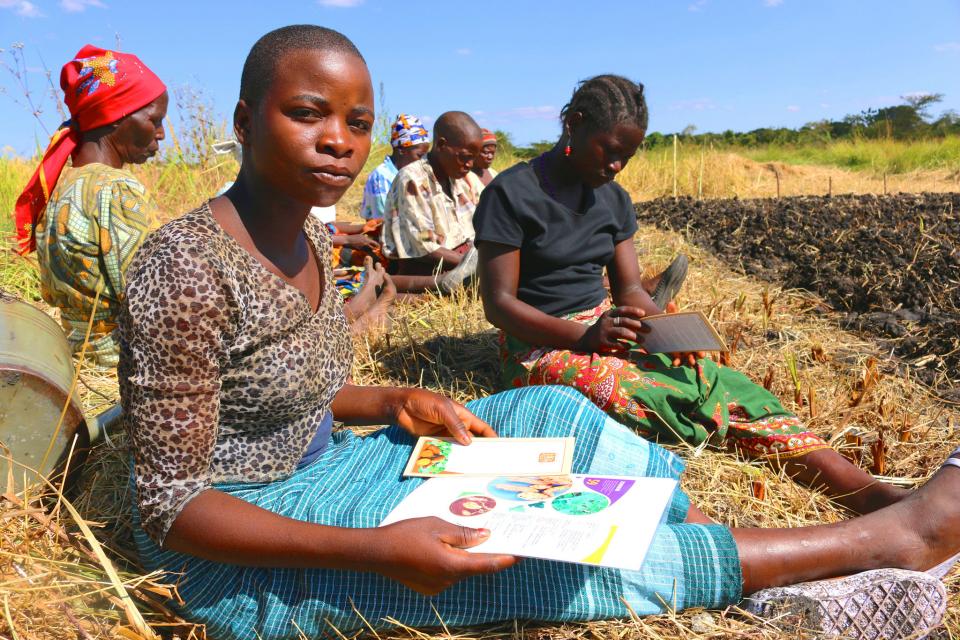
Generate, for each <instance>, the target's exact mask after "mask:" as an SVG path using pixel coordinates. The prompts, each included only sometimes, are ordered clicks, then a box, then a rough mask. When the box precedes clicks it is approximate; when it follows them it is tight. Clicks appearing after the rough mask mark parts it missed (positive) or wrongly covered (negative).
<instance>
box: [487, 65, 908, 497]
mask: <svg viewBox="0 0 960 640" xmlns="http://www.w3.org/2000/svg"><path fill="white" fill-rule="evenodd" d="M561 119H562V126H563V133H562V135H561V137H560V140H559V141H558V142H557V143H556V145H555V146H554V147H553V148H552V149H551V150H549V151H547V152H545V153H543V154H542V155H540V156H538V157H536V158H534V159H533V160H531V161H530V162H523V163H520V164H518V165H516V166H513V167H511V168H510V169H508V170H506V171H503V172H502V173H501V174H500V175H499V176H498V177H497V179H496V180H495V181H494V183H493V184H491V185H490V186H489V187H487V188H486V189H485V190H484V193H483V197H482V198H481V201H480V205H479V207H478V208H477V212H476V216H475V224H476V229H477V245H478V249H479V252H480V259H479V267H478V271H479V274H480V293H481V296H482V298H483V306H484V311H485V313H486V317H487V319H488V320H489V321H490V322H491V323H492V324H493V325H494V326H496V327H498V328H499V329H501V331H502V334H501V358H502V361H503V373H502V376H503V383H504V385H505V386H508V387H509V386H513V387H519V386H526V385H536V384H563V385H569V386H572V387H574V388H576V389H578V390H580V391H581V392H582V393H584V394H585V395H586V396H587V397H589V398H590V399H591V400H593V402H594V403H596V405H597V406H598V407H600V408H601V409H603V410H604V411H605V412H607V414H609V415H610V416H611V417H613V418H614V419H616V420H617V421H619V422H621V423H622V424H624V425H627V426H629V427H631V428H632V429H634V430H636V431H637V432H638V433H639V434H640V435H642V436H644V437H646V438H650V439H653V440H655V441H659V442H677V441H685V442H687V443H689V444H691V445H700V444H702V443H704V442H709V443H711V444H715V445H720V444H725V445H730V446H733V447H736V448H737V449H739V450H740V451H741V452H743V453H745V454H746V455H748V456H750V457H754V458H763V459H766V460H768V461H770V462H772V463H774V464H775V465H777V466H780V465H782V466H784V467H786V470H787V473H789V474H790V475H791V476H794V477H795V478H796V479H797V480H799V481H801V482H804V483H807V484H810V485H813V486H816V487H820V488H823V489H825V490H826V491H827V492H828V493H829V494H830V495H831V496H833V497H835V498H836V499H837V501H838V502H840V503H842V504H843V505H845V506H847V507H849V508H850V509H853V510H854V511H856V512H859V513H866V512H869V511H873V510H875V509H877V508H879V507H883V506H886V505H889V504H891V503H893V502H895V501H897V500H899V499H900V498H901V497H902V496H903V495H904V491H903V490H902V489H898V488H896V487H893V486H891V485H888V484H885V483H882V482H878V481H877V480H875V479H874V478H873V477H872V476H871V475H869V474H868V473H866V472H865V471H863V470H861V469H860V468H858V467H857V466H855V465H853V464H852V463H851V462H850V461H849V460H847V459H846V458H845V457H843V456H842V455H840V454H839V453H838V452H837V451H835V450H834V449H832V448H830V446H829V445H828V444H827V443H826V442H825V441H824V439H823V438H821V437H820V436H819V435H817V434H815V433H813V432H812V431H810V430H809V429H808V428H807V427H806V425H804V423H803V421H802V420H801V419H800V418H799V417H798V416H796V415H794V414H792V413H791V412H789V411H787V410H786V409H785V408H784V407H783V406H782V405H781V404H780V402H779V401H778V400H777V399H776V397H774V396H773V395H772V394H771V393H769V392H768V391H767V390H765V389H764V388H763V387H760V386H759V385H757V384H755V383H753V382H752V381H750V379H749V378H747V377H746V376H744V375H743V374H741V373H738V372H737V371H734V370H733V369H730V368H727V367H722V366H719V365H717V364H716V363H714V362H713V361H712V360H710V359H708V358H705V357H703V354H682V355H681V354H676V355H675V356H669V355H665V354H647V353H643V352H638V351H637V350H636V347H637V346H639V347H642V346H643V317H644V315H648V314H658V313H661V312H662V311H663V306H662V300H661V301H660V303H659V304H657V303H654V301H653V300H652V299H651V297H650V295H649V294H648V289H649V287H644V286H643V283H642V282H641V272H640V268H639V266H638V259H637V251H636V247H635V246H634V243H633V236H634V234H635V233H636V231H637V220H636V215H635V213H634V209H633V205H632V203H631V201H630V197H629V196H628V195H627V193H626V191H624V190H623V188H621V187H620V186H619V185H618V184H616V183H615V182H614V181H613V179H614V177H615V176H616V175H617V174H618V173H619V172H620V171H621V170H622V169H623V168H624V166H626V164H627V162H628V161H629V160H630V158H631V157H632V156H633V155H634V153H636V151H637V148H638V147H639V146H640V144H641V143H642V142H643V138H644V133H645V131H646V127H647V108H646V102H645V99H644V96H643V86H642V85H640V84H636V83H634V82H632V81H630V80H628V79H626V78H623V77H620V76H611V75H606V76H597V77H596V78H592V79H590V80H588V81H585V82H583V83H582V84H580V86H579V87H578V88H577V90H576V91H575V92H574V94H573V97H572V98H571V100H570V102H569V103H568V104H567V105H566V106H565V107H564V108H563V111H562V112H561ZM682 266H683V270H684V271H685V261H684V265H682ZM604 269H606V271H607V274H608V275H609V279H610V289H611V292H610V293H611V294H612V295H611V297H612V300H611V299H610V298H608V297H607V292H606V290H605V289H604V287H603V283H602V281H603V272H604ZM681 364H683V365H688V366H679V365H681Z"/></svg>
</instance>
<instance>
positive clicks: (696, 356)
mask: <svg viewBox="0 0 960 640" xmlns="http://www.w3.org/2000/svg"><path fill="white" fill-rule="evenodd" d="M679 310H680V307H678V306H677V303H676V302H674V301H673V300H671V301H670V302H668V303H667V306H666V308H665V309H664V312H665V313H676V312H677V311H679ZM670 357H671V358H673V366H675V367H679V366H680V365H681V364H685V365H687V366H688V367H691V368H693V367H696V366H697V360H700V359H701V358H706V357H707V354H706V353H705V352H703V351H690V352H687V353H671V354H670Z"/></svg>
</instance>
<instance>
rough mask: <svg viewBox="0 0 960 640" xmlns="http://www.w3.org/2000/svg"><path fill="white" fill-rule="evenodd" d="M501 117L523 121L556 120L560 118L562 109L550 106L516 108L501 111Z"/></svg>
mask: <svg viewBox="0 0 960 640" xmlns="http://www.w3.org/2000/svg"><path fill="white" fill-rule="evenodd" d="M500 115H502V116H505V117H507V118H520V119H523V120H555V119H556V118H559V117H560V109H558V108H557V107H555V106H553V105H550V104H546V105H543V106H540V107H514V108H513V109H507V110H506V111H501V112H500Z"/></svg>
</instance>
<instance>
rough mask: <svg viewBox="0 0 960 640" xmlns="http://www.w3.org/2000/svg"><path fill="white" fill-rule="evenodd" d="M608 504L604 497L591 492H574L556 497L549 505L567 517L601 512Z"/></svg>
mask: <svg viewBox="0 0 960 640" xmlns="http://www.w3.org/2000/svg"><path fill="white" fill-rule="evenodd" d="M609 504H610V500H609V499H607V497H606V496H603V495H600V494H599V493H594V492H592V491H575V492H573V493H568V494H566V495H562V496H560V497H558V498H557V499H556V500H554V501H553V502H552V503H551V506H553V508H554V509H556V510H557V511H559V512H560V513H563V514H566V515H568V516H588V515H590V514H591V513H597V512H599V511H603V510H604V509H606V508H607V506H608V505H609Z"/></svg>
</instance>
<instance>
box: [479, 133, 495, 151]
mask: <svg viewBox="0 0 960 640" xmlns="http://www.w3.org/2000/svg"><path fill="white" fill-rule="evenodd" d="M480 135H481V136H482V138H481V142H482V144H481V145H480V146H481V147H485V146H487V145H488V144H497V134H495V133H494V132H493V131H490V129H480Z"/></svg>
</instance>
